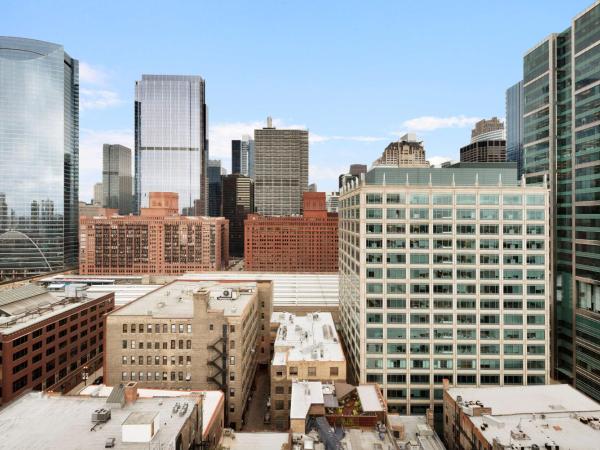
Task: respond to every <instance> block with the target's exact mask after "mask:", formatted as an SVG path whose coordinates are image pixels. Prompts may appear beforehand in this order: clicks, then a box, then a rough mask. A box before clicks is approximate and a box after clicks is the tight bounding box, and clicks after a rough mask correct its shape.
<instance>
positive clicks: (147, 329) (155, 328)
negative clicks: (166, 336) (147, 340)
mask: <svg viewBox="0 0 600 450" xmlns="http://www.w3.org/2000/svg"><path fill="white" fill-rule="evenodd" d="M170 329H171V333H177V332H179V333H191V332H192V325H191V324H184V323H180V324H175V323H172V324H171V326H170ZM161 330H162V333H168V332H169V325H168V324H166V323H163V324H162V325H161V324H160V323H157V324H154V325H153V324H151V323H148V324H146V325H144V324H143V323H140V324H135V323H132V324H129V325H128V324H126V323H124V324H123V333H128V332H129V333H152V332H154V333H160V332H161Z"/></svg>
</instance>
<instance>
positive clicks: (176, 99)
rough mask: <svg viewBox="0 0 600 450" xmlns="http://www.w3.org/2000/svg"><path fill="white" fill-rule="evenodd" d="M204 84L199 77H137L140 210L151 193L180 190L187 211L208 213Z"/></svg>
mask: <svg viewBox="0 0 600 450" xmlns="http://www.w3.org/2000/svg"><path fill="white" fill-rule="evenodd" d="M204 87H205V82H204V80H203V79H202V78H201V77H199V76H184V75H142V79H141V80H140V81H136V84H135V196H136V210H138V211H139V209H140V208H142V207H147V206H148V198H149V193H150V192H177V193H178V194H179V207H180V208H181V211H182V213H183V214H186V215H206V214H207V212H208V177H207V165H208V141H207V129H206V126H207V124H206V103H205V96H204Z"/></svg>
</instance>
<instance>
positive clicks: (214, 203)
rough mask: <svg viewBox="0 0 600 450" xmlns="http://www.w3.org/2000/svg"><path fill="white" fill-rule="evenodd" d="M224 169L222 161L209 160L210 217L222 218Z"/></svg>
mask: <svg viewBox="0 0 600 450" xmlns="http://www.w3.org/2000/svg"><path fill="white" fill-rule="evenodd" d="M222 175H223V168H222V167H221V160H220V159H209V160H208V215H209V216H210V217H221V216H222V212H221V195H222V186H223V181H222V179H221V176H222Z"/></svg>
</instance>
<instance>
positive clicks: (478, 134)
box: [471, 117, 506, 143]
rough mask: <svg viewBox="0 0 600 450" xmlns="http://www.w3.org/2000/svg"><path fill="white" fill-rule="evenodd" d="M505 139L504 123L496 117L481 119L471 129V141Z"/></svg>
mask: <svg viewBox="0 0 600 450" xmlns="http://www.w3.org/2000/svg"><path fill="white" fill-rule="evenodd" d="M505 139H506V134H505V133H504V124H503V123H502V122H501V121H500V119H498V118H497V117H492V118H491V119H482V120H480V121H479V122H477V123H476V124H475V126H474V127H473V129H472V130H471V143H473V142H478V141H488V140H489V141H503V140H505Z"/></svg>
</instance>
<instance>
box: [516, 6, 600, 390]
mask: <svg viewBox="0 0 600 450" xmlns="http://www.w3.org/2000/svg"><path fill="white" fill-rule="evenodd" d="M599 30H600V2H596V3H594V5H593V6H592V7H590V8H588V9H587V10H586V11H584V12H582V13H581V14H579V15H578V16H576V17H575V18H574V19H573V21H572V23H571V27H569V28H567V29H566V30H565V31H563V32H561V33H554V34H551V35H550V36H548V37H547V38H546V39H544V40H543V41H542V42H540V43H539V44H538V45H536V46H535V47H534V48H532V49H531V50H530V51H529V52H528V53H526V54H525V57H524V60H523V96H524V107H523V108H524V110H523V112H524V118H523V123H524V135H523V172H524V174H525V177H526V181H527V183H531V184H539V183H542V182H543V181H544V180H543V177H544V175H545V174H549V175H550V176H549V185H550V189H551V198H552V199H553V202H552V203H551V211H550V217H552V218H553V219H554V220H553V230H554V234H553V236H552V242H553V243H554V245H553V275H554V277H555V280H554V286H555V292H554V306H555V307H554V311H553V312H554V313H555V317H554V326H555V332H554V333H553V336H554V337H555V338H556V341H555V342H554V343H553V344H554V347H553V350H554V351H553V354H554V355H556V359H555V361H554V364H555V373H554V376H555V378H557V379H558V380H562V381H569V382H572V383H573V384H574V386H575V387H576V388H577V389H580V390H582V391H583V392H584V393H586V394H588V395H590V396H592V397H593V398H595V399H596V400H598V399H600V376H599V375H598V367H600V351H598V350H597V332H596V331H595V330H598V329H600V245H599V243H600V222H599V221H598V218H597V217H598V204H599V201H600V190H599V189H598V186H599V184H598V173H600V125H599V124H598V119H600V104H599V103H598V98H600V87H599V86H598V85H597V81H598V80H599V79H600V69H599V68H600V65H599V64H598V55H600V32H599ZM592 330H594V331H592Z"/></svg>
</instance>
